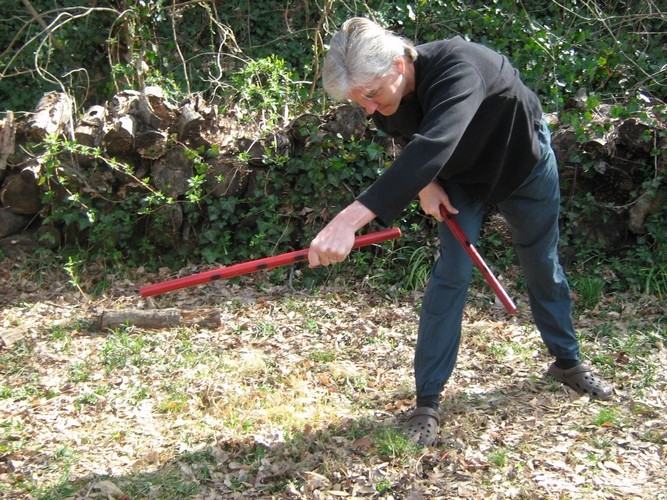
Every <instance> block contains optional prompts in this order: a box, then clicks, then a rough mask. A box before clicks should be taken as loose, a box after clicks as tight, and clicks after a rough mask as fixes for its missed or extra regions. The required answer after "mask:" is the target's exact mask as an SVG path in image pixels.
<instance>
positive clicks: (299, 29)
mask: <svg viewBox="0 0 667 500" xmlns="http://www.w3.org/2000/svg"><path fill="white" fill-rule="evenodd" d="M29 7H32V9H34V11H31V10H30V9H29ZM661 9H662V10H661ZM3 14H4V15H3V16H2V19H0V47H4V49H2V52H1V53H0V111H5V110H13V111H14V112H15V113H17V114H18V115H22V114H23V113H24V112H26V113H27V112H30V111H31V110H32V109H33V108H34V107H35V105H36V103H37V101H38V100H39V98H40V97H41V96H42V95H43V94H44V93H45V92H47V91H51V90H60V91H63V92H67V93H68V94H70V95H72V96H73V97H74V98H75V103H76V109H77V112H78V113H82V112H83V111H84V110H85V109H86V108H87V107H89V106H90V105H92V104H104V103H105V102H107V101H108V100H109V99H111V98H112V97H113V96H114V95H115V94H116V93H117V92H119V91H120V90H123V89H140V88H142V87H144V86H146V85H159V86H160V87H162V88H163V89H164V90H165V91H166V92H167V93H168V94H169V96H170V97H171V98H173V99H174V100H175V101H179V100H181V99H184V98H186V97H187V96H190V95H192V94H195V93H200V94H201V95H202V96H204V98H205V99H207V100H209V101H210V102H211V103H213V104H214V105H215V106H217V108H218V110H219V112H220V113H222V114H229V115H233V116H235V117H236V118H237V119H238V120H239V121H240V122H242V123H243V124H244V125H245V126H247V127H248V128H249V129H251V130H253V131H254V132H255V133H256V134H257V136H258V137H262V136H264V137H266V136H269V135H271V134H275V133H276V131H277V130H280V129H285V128H287V127H288V126H290V125H293V120H294V119H295V118H297V117H299V116H301V115H303V114H304V113H311V114H316V115H324V114H326V113H327V112H329V111H330V109H331V106H332V105H333V103H331V102H330V101H329V100H328V99H327V97H326V96H325V95H323V94H322V92H321V89H320V86H319V82H318V78H319V67H320V64H321V61H322V58H323V54H324V52H325V50H326V43H327V40H328V38H329V37H330V35H331V34H332V33H333V32H334V31H335V30H336V29H337V27H338V26H339V25H340V24H341V23H342V22H343V21H344V20H345V19H347V18H349V17H351V16H352V15H364V16H369V17H372V18H375V19H376V20H378V21H380V22H382V23H383V24H385V25H387V26H388V27H390V28H392V29H394V30H396V31H398V32H401V33H403V34H404V35H406V36H407V37H409V38H411V39H413V40H415V41H416V42H423V41H429V40H433V39H437V38H444V37H451V36H455V35H460V36H463V37H465V38H468V39H471V40H473V41H477V42H481V43H484V44H486V45H488V46H490V47H492V48H494V49H496V50H498V51H500V52H502V53H504V54H506V55H508V56H509V57H510V59H511V60H512V62H513V63H514V64H515V66H516V67H517V68H519V69H520V70H521V72H522V75H523V78H524V80H525V82H526V83H527V84H528V85H529V86H530V87H532V88H534V89H535V90H536V91H537V92H538V94H539V95H540V97H541V99H542V102H543V105H544V108H545V111H547V112H551V113H557V115H558V117H559V120H560V123H561V124H562V125H564V126H569V127H572V129H573V130H574V131H575V132H576V134H577V140H578V141H579V142H580V143H583V142H585V141H586V140H588V139H589V138H591V137H598V136H600V134H602V133H604V130H600V129H599V128H596V124H595V122H594V120H593V115H594V112H595V110H596V109H597V107H598V106H599V105H601V104H605V105H608V108H607V109H609V110H610V114H611V116H613V117H633V118H636V119H637V120H638V121H641V122H643V123H646V124H647V125H648V126H650V127H651V130H654V129H655V130H658V131H659V137H657V136H656V137H647V140H651V141H653V143H654V144H655V146H654V147H653V149H652V151H651V153H650V158H651V160H652V161H649V162H646V164H645V165H644V169H645V171H646V184H645V186H643V188H642V192H641V193H635V194H634V198H631V199H630V200H629V201H628V203H634V202H635V201H636V200H637V198H638V197H639V196H641V195H642V194H644V193H646V192H656V191H664V186H665V182H664V177H665V172H664V168H663V167H660V168H659V165H664V160H662V162H660V161H658V160H659V158H660V155H664V150H663V146H664V143H665V131H664V127H662V125H661V124H660V122H661V121H664V100H665V88H666V87H665V83H666V71H665V67H666V64H667V62H666V60H665V56H664V53H665V52H664V51H665V45H664V32H665V18H666V16H667V14H666V13H665V12H664V8H663V7H661V6H660V5H659V4H658V3H657V2H654V1H652V0H648V1H638V0H628V1H617V2H594V1H586V0H583V1H582V0H569V1H566V2H556V1H554V0H540V1H533V2H513V1H509V0H493V1H485V2H479V1H473V0H432V1H425V0H421V1H412V2H409V1H397V2H385V1H379V0H367V1H356V0H354V1H352V2H336V1H333V0H319V1H315V0H284V1H269V0H265V1H253V2H250V1H240V2H221V1H209V0H190V1H176V0H173V1H167V0H135V1H111V0H98V1H96V2H92V5H91V2H82V1H77V0H61V1H58V2H53V1H49V0H31V1H30V2H11V5H3ZM582 95H583V96H585V98H583V100H582ZM300 133H301V134H303V136H304V137H307V138H308V147H307V148H303V149H302V150H299V151H294V152H292V154H291V155H288V156H281V155H277V154H276V153H275V152H274V151H270V150H267V151H265V157H264V162H265V164H267V165H269V166H270V169H269V171H268V173H267V175H266V176H265V179H264V185H263V186H260V187H259V188H258V191H257V192H256V193H254V194H251V195H250V196H249V198H251V200H250V201H251V202H250V203H248V201H249V200H247V199H232V198H228V199H223V200H218V199H213V198H211V197H208V196H207V195H206V193H205V192H202V191H201V189H197V186H199V184H198V183H197V178H196V177H195V178H193V189H192V190H191V192H190V193H189V195H188V196H187V197H186V198H185V199H182V200H177V202H178V203H182V204H183V205H184V206H185V209H184V212H185V214H186V217H187V218H188V219H189V220H190V222H192V223H197V224H198V225H200V226H201V227H202V228H203V229H202V230H201V231H200V232H199V233H198V238H197V240H196V245H194V246H193V245H184V246H182V247H180V248H176V249H170V251H169V252H167V251H165V249H164V248H161V247H160V244H159V242H156V241H155V240H154V239H151V238H148V237H145V236H141V237H139V236H137V234H135V233H134V232H133V231H132V230H131V225H132V221H133V220H135V219H136V217H137V216H138V214H140V213H141V211H142V210H146V209H147V207H149V208H150V207H153V208H154V206H156V204H159V203H165V202H166V201H165V199H164V198H160V197H158V198H154V197H153V198H149V197H148V196H146V197H140V198H137V199H133V200H123V202H122V203H118V205H117V206H116V207H115V210H114V213H113V216H107V217H106V218H102V217H100V216H99V213H98V211H97V210H98V207H96V206H95V204H94V203H93V202H92V201H91V200H81V199H78V200H68V203H67V205H66V206H64V207H63V206H59V207H57V208H58V209H57V210H56V209H53V210H52V212H51V216H52V221H53V220H55V219H58V220H59V221H60V222H62V223H64V224H71V223H73V221H75V222H77V223H78V224H79V225H82V224H85V225H87V226H89V228H88V230H89V231H90V237H89V239H88V242H87V244H83V245H81V244H80V243H79V246H78V247H77V248H71V249H65V250H61V251H60V252H59V256H60V258H65V259H66V262H67V265H68V266H70V267H72V268H74V267H75V264H76V262H77V260H80V259H89V258H102V259H104V260H105V261H106V262H109V263H117V262H121V261H122V262H126V263H133V264H142V265H153V266H154V265H165V264H166V265H173V266H182V265H183V264H184V263H185V262H187V261H204V262H222V263H230V262H233V261H238V260H243V259H247V258H254V257H259V256H262V255H266V254H269V253H275V252H277V251H283V250H288V249H291V248H294V247H295V246H298V245H303V244H307V243H308V241H309V240H310V238H311V237H312V235H313V234H315V232H316V231H317V229H318V228H319V227H321V225H322V224H323V223H324V222H325V220H326V217H327V216H328V215H330V214H332V213H335V211H336V210H337V209H339V208H340V207H342V206H344V205H345V204H346V203H348V202H349V201H350V200H351V199H353V197H354V194H355V193H358V192H359V191H360V190H361V189H363V187H364V186H366V185H368V184H369V182H371V181H372V179H373V178H375V177H376V176H377V175H378V174H379V173H380V172H381V171H382V169H383V168H385V166H386V164H388V163H389V162H390V159H391V158H390V155H389V153H388V152H387V151H385V150H384V148H383V147H382V146H381V145H380V142H381V141H380V139H381V138H378V136H377V134H370V135H368V136H364V137H359V138H356V140H354V141H341V140H340V139H339V138H337V137H336V136H335V135H331V134H318V133H317V125H316V123H308V122H306V123H305V124H304V125H303V126H302V127H301V130H300ZM656 134H658V132H656ZM661 145H663V146H661ZM32 148H33V149H32V151H33V152H34V153H36V152H37V151H43V150H44V149H45V148H46V149H47V150H48V153H49V154H50V155H51V157H52V158H53V159H54V162H53V168H54V169H55V172H58V161H57V160H58V158H59V155H62V154H63V153H66V152H72V151H76V148H77V145H76V144H72V143H71V142H69V141H67V138H54V140H52V141H49V142H48V143H47V144H37V145H32ZM97 154H99V153H97ZM192 154H193V158H194V159H197V158H199V159H202V158H205V157H206V156H207V155H213V154H216V152H215V150H207V151H193V152H192ZM102 156H103V155H101V154H100V158H99V160H100V162H105V164H107V165H108V164H110V161H111V159H109V158H103V157H102ZM572 161H578V162H579V163H581V164H584V167H585V166H586V165H585V161H586V159H585V158H578V159H577V158H574V159H572ZM127 167H128V168H130V169H132V166H131V165H130V166H127ZM584 170H585V169H584ZM202 174H203V173H202V172H198V174H197V175H202ZM268 187H270V189H268ZM267 192H268V193H269V194H268V195H267V194H266V193H267ZM322 193H326V194H327V196H326V198H324V197H322ZM48 195H49V193H48V192H47V193H45V201H46V202H48V203H51V204H53V203H61V200H58V201H53V197H49V196H48ZM87 201H88V203H87ZM591 203H593V204H595V203H600V202H597V201H595V200H593V201H591V199H590V198H589V197H583V198H576V199H568V200H566V203H565V205H564V210H563V218H564V221H568V220H569V219H572V218H574V217H575V216H577V217H578V216H579V215H580V214H581V213H582V212H585V211H588V212H590V216H591V217H592V218H595V217H598V216H599V215H598V214H599V212H596V211H594V210H591ZM607 205H609V206H606V207H605V208H609V209H615V207H614V204H607ZM249 215H251V216H252V220H253V223H252V224H251V225H249V226H248V225H246V227H244V228H243V229H237V227H238V223H239V221H240V220H241V219H247V218H248V216H249ZM203 219H205V220H203ZM86 221H87V222H86ZM401 223H402V225H403V227H404V228H405V229H408V231H407V235H406V237H405V238H404V239H403V244H402V245H400V246H398V247H396V248H394V249H391V250H388V251H387V252H386V253H382V254H376V255H375V261H374V265H375V266H376V269H377V268H378V267H377V266H378V265H379V264H380V265H379V268H381V269H383V270H384V271H383V272H386V273H390V275H391V278H392V280H391V281H393V282H395V283H400V284H401V285H402V286H406V287H408V288H410V287H412V286H418V285H419V284H420V283H421V281H422V280H423V276H424V272H425V271H424V269H427V267H428V262H429V259H430V255H431V253H432V247H431V240H430V239H431V238H432V231H431V230H430V225H431V222H430V221H427V220H426V219H424V218H423V217H422V216H421V215H420V214H419V211H418V210H417V208H416V207H414V206H413V207H411V209H410V210H408V211H406V213H405V217H404V218H403V220H402V222H401ZM126 228H127V231H125V230H124V229H126ZM647 228H648V232H647V234H646V235H642V236H640V237H639V238H637V241H636V242H634V243H635V244H633V245H632V246H631V248H629V249H628V250H627V251H624V252H621V253H619V252H614V253H611V254H610V253H609V252H606V251H605V248H600V245H595V244H593V243H591V241H587V240H581V239H579V240H577V239H576V235H575V236H572V238H574V240H571V239H570V241H568V243H569V244H571V245H574V246H575V247H576V254H577V255H578V259H577V262H579V263H580V265H583V264H581V263H585V265H586V266H587V268H588V270H589V271H590V270H592V269H593V268H594V267H595V266H591V264H599V265H602V266H604V267H605V268H606V269H608V270H609V269H611V270H612V271H613V273H612V274H613V275H614V279H613V280H611V282H608V283H607V284H606V286H612V287H616V288H620V289H625V288H628V287H632V288H635V289H642V290H646V291H649V292H656V293H661V294H662V293H667V257H665V254H666V253H667V252H665V246H664V243H663V242H664V241H665V239H666V238H667V211H666V209H665V208H664V207H663V208H662V209H660V210H658V211H657V212H656V213H654V214H652V215H651V217H650V219H649V220H648V221H647ZM111 234H113V235H114V237H113V238H110V237H109V235H111ZM564 235H565V237H566V238H570V236H571V235H570V234H569V233H568V228H567V226H566V227H565V231H564ZM481 245H482V247H483V250H484V251H485V252H486V253H490V254H493V255H494V256H495V262H494V264H495V265H497V266H501V267H502V266H503V265H506V264H507V263H508V262H509V261H511V259H512V258H513V255H512V252H511V250H508V249H507V247H506V245H505V244H504V243H503V242H502V241H499V240H498V239H497V238H494V237H493V235H489V237H488V238H486V239H485V240H484V241H483V242H482V243H481ZM366 257H367V258H364V257H360V258H359V259H358V260H357V262H356V264H355V271H356V272H357V273H359V274H360V275H366V273H367V272H368V266H370V261H371V260H373V259H372V256H370V255H367V256H366ZM378 259H379V261H380V262H378ZM575 265H576V263H575ZM579 271H581V272H583V268H579ZM586 274H588V272H587V273H586ZM592 274H598V273H597V272H595V271H594V272H593V273H592ZM306 275H308V278H307V279H308V280H311V279H317V277H318V276H317V273H314V274H313V273H310V274H309V273H306Z"/></svg>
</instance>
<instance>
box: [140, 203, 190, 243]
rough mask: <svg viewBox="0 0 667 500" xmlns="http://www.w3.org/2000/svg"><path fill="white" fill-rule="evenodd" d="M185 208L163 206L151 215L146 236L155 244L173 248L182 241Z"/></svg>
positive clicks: (171, 205)
mask: <svg viewBox="0 0 667 500" xmlns="http://www.w3.org/2000/svg"><path fill="white" fill-rule="evenodd" d="M182 226H183V207H182V206H181V204H177V203H173V204H170V205H163V206H161V207H160V208H158V209H157V210H155V211H154V212H152V213H151V214H150V216H149V217H148V220H147V224H146V229H145V231H146V236H147V237H148V239H149V240H150V241H152V242H153V243H154V244H156V245H159V246H162V247H165V248H173V247H175V246H176V242H178V241H179V240H180V239H181V227H182Z"/></svg>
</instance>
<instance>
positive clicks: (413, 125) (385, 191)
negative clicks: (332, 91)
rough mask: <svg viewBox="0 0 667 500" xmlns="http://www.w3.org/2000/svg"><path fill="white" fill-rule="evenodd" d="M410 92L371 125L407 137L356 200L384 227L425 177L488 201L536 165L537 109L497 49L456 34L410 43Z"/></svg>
mask: <svg viewBox="0 0 667 500" xmlns="http://www.w3.org/2000/svg"><path fill="white" fill-rule="evenodd" d="M416 49H417V53H418V54H419V56H418V58H417V60H416V61H415V80H416V81H415V87H416V88H415V92H413V93H412V94H410V95H408V96H405V97H404V98H403V100H402V101H401V104H400V106H399V108H398V110H397V111H396V113H394V114H393V115H391V116H382V115H380V114H379V113H375V114H373V116H372V118H373V121H374V122H375V124H376V126H377V127H378V128H379V129H380V130H383V131H385V132H386V133H388V134H389V135H393V136H402V137H404V138H406V139H408V140H409V143H408V144H407V145H406V147H405V148H404V149H403V151H402V152H401V154H400V155H399V156H398V158H396V160H395V161H394V163H393V164H392V166H391V167H389V169H388V170H387V171H386V172H384V173H383V174H382V175H381V176H380V177H379V178H378V179H377V181H375V182H374V183H373V184H372V185H371V186H370V187H369V188H368V189H367V190H366V191H364V192H363V193H362V194H361V195H359V197H358V198H357V200H358V201H360V202H361V203H362V204H363V205H364V206H366V207H367V208H369V209H370V210H372V211H373V212H374V213H375V214H376V215H377V217H378V219H379V220H380V222H382V223H383V224H385V225H389V224H391V223H392V221H393V220H394V219H396V218H397V217H398V216H399V215H400V213H401V212H402V211H403V210H404V209H405V207H406V206H407V205H408V204H409V203H410V202H411V201H412V200H414V199H415V197H416V196H417V194H418V193H419V191H421V190H422V189H423V188H424V187H425V186H426V185H427V184H429V183H430V182H431V181H433V180H435V179H438V180H439V181H441V182H442V181H454V182H457V183H459V184H461V185H462V186H463V188H464V189H465V190H466V191H467V192H469V193H470V194H471V195H473V196H477V197H480V198H482V199H484V200H486V201H489V202H491V203H494V202H499V201H502V200H503V199H505V198H507V197H508V196H509V195H510V194H511V193H512V192H513V191H514V190H515V189H516V188H518V187H519V186H520V185H521V184H522V183H523V181H524V180H525V179H526V178H527V176H528V174H530V172H531V171H532V169H533V167H534V166H535V165H536V163H537V161H538V159H539V154H540V151H539V150H540V148H539V143H538V139H537V131H538V130H539V126H540V120H541V118H542V108H541V106H540V102H539V99H538V98H537V96H536V95H535V94H534V93H533V92H532V91H531V90H530V89H528V88H527V87H526V86H525V85H524V84H523V83H522V81H521V79H520V77H519V73H518V71H517V70H515V69H514V68H513V67H512V66H511V65H510V63H509V61H508V60H507V59H506V58H505V57H504V56H501V55H500V54H498V53H496V52H494V51H492V50H491V49H489V48H486V47H484V46H482V45H479V44H475V43H472V42H467V41H465V40H463V39H462V38H460V37H455V38H452V39H449V40H443V41H437V42H430V43H426V44H423V45H418V46H417V47H416Z"/></svg>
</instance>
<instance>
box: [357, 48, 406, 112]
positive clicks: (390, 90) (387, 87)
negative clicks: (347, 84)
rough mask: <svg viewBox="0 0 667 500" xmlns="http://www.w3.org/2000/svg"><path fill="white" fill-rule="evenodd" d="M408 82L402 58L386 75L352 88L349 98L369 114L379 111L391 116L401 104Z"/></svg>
mask: <svg viewBox="0 0 667 500" xmlns="http://www.w3.org/2000/svg"><path fill="white" fill-rule="evenodd" d="M406 83H407V82H406V78H405V62H404V61H403V60H402V59H401V60H399V61H397V63H396V64H394V66H392V69H391V71H390V72H389V73H387V74H386V75H384V76H380V77H378V78H375V79H373V80H371V81H370V82H369V83H367V84H366V85H361V86H359V87H356V88H354V89H352V91H351V92H350V95H349V98H350V100H351V101H353V102H356V103H357V104H359V105H360V106H361V107H362V108H364V109H365V110H366V112H367V113H368V114H369V115H372V114H373V113H375V112H377V113H380V114H381V115H384V116H390V115H393V114H394V113H395V112H396V110H397V109H398V106H399V105H400V104H401V99H402V98H403V95H404V93H405V89H406Z"/></svg>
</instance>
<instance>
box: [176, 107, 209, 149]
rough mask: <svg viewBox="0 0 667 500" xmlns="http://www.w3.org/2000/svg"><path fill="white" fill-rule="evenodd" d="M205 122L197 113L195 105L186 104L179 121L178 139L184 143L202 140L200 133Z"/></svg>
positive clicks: (181, 110) (182, 108)
mask: <svg viewBox="0 0 667 500" xmlns="http://www.w3.org/2000/svg"><path fill="white" fill-rule="evenodd" d="M203 121H204V118H203V117H202V115H200V114H199V113H198V112H197V110H196V109H195V107H194V105H193V104H190V103H186V104H185V105H183V106H182V107H181V109H180V114H179V117H178V121H177V127H178V138H179V139H180V140H181V141H182V142H190V141H196V140H199V139H201V137H200V135H201V134H200V131H201V125H202V123H203Z"/></svg>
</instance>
